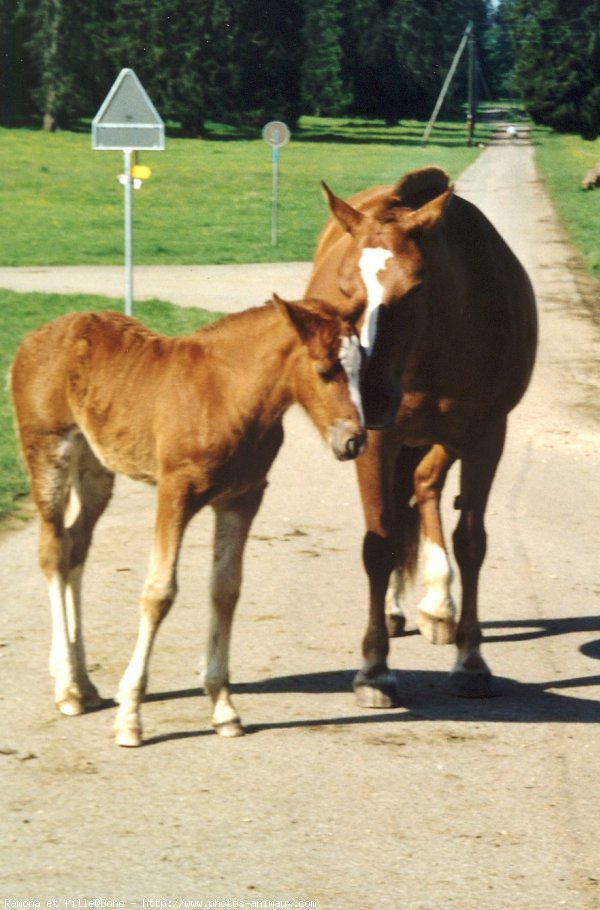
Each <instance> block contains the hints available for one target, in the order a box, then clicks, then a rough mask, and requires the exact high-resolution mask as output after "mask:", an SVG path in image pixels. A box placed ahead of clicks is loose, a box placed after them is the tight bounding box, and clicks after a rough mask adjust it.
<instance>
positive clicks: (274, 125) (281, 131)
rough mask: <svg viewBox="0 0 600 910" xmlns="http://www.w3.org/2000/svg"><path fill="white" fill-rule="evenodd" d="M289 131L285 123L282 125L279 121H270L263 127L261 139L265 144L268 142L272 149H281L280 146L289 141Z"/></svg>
mask: <svg viewBox="0 0 600 910" xmlns="http://www.w3.org/2000/svg"><path fill="white" fill-rule="evenodd" d="M290 135H291V134H290V130H289V127H288V126H287V124H286V123H282V122H281V120H271V122H270V123H267V125H266V126H265V127H263V131H262V137H263V139H264V140H265V142H268V143H269V145H272V146H273V148H276V149H278V148H281V146H282V145H287V143H288V142H289V141H290Z"/></svg>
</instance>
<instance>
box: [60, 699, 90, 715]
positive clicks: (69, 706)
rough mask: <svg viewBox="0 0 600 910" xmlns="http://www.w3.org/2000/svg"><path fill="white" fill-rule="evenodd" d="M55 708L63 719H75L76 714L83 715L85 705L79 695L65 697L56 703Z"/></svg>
mask: <svg viewBox="0 0 600 910" xmlns="http://www.w3.org/2000/svg"><path fill="white" fill-rule="evenodd" d="M56 707H57V708H58V710H59V711H60V713H61V714H64V715H65V717H77V715H78V714H85V703H84V700H83V698H81V696H79V695H65V696H64V698H61V699H60V700H59V701H57V702H56Z"/></svg>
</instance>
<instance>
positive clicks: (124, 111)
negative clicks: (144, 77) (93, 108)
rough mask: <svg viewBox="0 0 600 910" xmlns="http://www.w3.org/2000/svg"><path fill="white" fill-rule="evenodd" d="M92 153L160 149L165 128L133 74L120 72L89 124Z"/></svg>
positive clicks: (163, 142)
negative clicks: (106, 150)
mask: <svg viewBox="0 0 600 910" xmlns="http://www.w3.org/2000/svg"><path fill="white" fill-rule="evenodd" d="M92 146H93V147H94V148H95V149H163V148H164V147H165V127H164V123H163V121H162V120H161V118H160V116H159V114H158V112H157V110H156V108H155V107H154V105H153V104H152V102H151V101H150V98H149V97H148V95H147V93H146V90H145V89H144V87H143V85H142V83H141V82H140V80H139V79H138V77H137V76H136V74H135V73H134V71H133V70H131V69H123V70H121V72H120V73H119V75H118V76H117V79H116V80H115V83H114V85H113V87H112V88H111V90H110V91H109V93H108V95H107V96H106V98H105V99H104V101H103V103H102V106H101V107H100V110H99V111H98V113H97V114H96V116H95V117H94V120H93V122H92Z"/></svg>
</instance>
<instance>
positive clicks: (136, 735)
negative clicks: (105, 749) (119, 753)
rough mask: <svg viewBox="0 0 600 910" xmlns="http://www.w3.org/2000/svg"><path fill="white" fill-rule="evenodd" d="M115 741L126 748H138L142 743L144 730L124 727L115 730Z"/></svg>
mask: <svg viewBox="0 0 600 910" xmlns="http://www.w3.org/2000/svg"><path fill="white" fill-rule="evenodd" d="M114 734H115V743H116V744H117V746H124V747H125V748H126V749H137V747H138V746H141V745H142V731H141V730H133V729H129V730H126V729H123V730H117V729H115V731H114Z"/></svg>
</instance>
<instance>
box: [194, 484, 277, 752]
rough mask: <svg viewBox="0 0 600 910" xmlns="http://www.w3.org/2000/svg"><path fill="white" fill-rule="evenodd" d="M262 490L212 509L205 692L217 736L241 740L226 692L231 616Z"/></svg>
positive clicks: (239, 729) (235, 717) (227, 689)
mask: <svg viewBox="0 0 600 910" xmlns="http://www.w3.org/2000/svg"><path fill="white" fill-rule="evenodd" d="M263 493H264V487H261V488H260V489H259V490H256V491H254V492H252V493H251V494H249V495H248V496H244V497H243V498H240V499H238V500H236V502H235V505H232V504H229V505H227V506H226V507H221V508H216V507H215V517H216V521H215V537H214V549H213V569H212V577H211V618H210V629H209V639H208V655H207V662H206V672H205V674H204V688H205V690H206V693H207V695H209V696H210V699H211V701H212V704H213V715H212V724H213V727H214V728H215V730H216V732H217V733H218V734H219V735H220V736H242V735H243V732H244V731H243V728H242V724H241V721H240V718H239V716H238V713H237V711H236V710H235V708H234V706H233V704H232V701H231V697H230V692H229V646H230V641H231V627H232V624H233V615H234V612H235V608H236V604H237V602H238V598H239V594H240V588H241V584H242V558H243V555H244V547H245V545H246V540H247V537H248V532H249V531H250V526H251V524H252V520H253V518H254V516H255V515H256V513H257V511H258V508H259V506H260V503H261V501H262V498H263Z"/></svg>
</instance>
